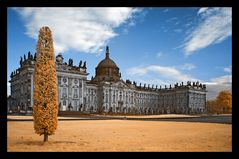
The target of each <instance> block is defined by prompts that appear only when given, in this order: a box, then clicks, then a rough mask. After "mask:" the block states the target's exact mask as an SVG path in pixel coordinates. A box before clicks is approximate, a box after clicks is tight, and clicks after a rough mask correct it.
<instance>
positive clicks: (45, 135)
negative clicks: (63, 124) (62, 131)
mask: <svg viewBox="0 0 239 159" xmlns="http://www.w3.org/2000/svg"><path fill="white" fill-rule="evenodd" d="M47 141H48V134H47V132H45V133H44V142H47Z"/></svg>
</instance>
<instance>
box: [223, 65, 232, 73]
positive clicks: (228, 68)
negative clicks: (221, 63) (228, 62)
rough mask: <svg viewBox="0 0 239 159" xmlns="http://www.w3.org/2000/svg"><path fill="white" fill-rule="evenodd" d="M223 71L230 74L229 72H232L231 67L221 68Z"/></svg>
mask: <svg viewBox="0 0 239 159" xmlns="http://www.w3.org/2000/svg"><path fill="white" fill-rule="evenodd" d="M223 70H224V71H225V72H228V73H231V72H232V66H229V67H225V68H223Z"/></svg>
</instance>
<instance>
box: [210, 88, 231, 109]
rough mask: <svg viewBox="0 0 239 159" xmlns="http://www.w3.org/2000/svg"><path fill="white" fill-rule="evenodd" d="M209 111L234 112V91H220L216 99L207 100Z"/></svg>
mask: <svg viewBox="0 0 239 159" xmlns="http://www.w3.org/2000/svg"><path fill="white" fill-rule="evenodd" d="M207 111H208V113H218V114H228V113H232V93H231V92H230V91H228V90H225V91H221V92H219V94H218V96H217V98H216V99H214V100H208V101H207Z"/></svg>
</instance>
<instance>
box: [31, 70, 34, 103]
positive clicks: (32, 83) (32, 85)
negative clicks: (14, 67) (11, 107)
mask: <svg viewBox="0 0 239 159" xmlns="http://www.w3.org/2000/svg"><path fill="white" fill-rule="evenodd" d="M33 87H34V82H33V73H32V74H31V107H33Z"/></svg>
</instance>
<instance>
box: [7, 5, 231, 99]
mask: <svg viewBox="0 0 239 159" xmlns="http://www.w3.org/2000/svg"><path fill="white" fill-rule="evenodd" d="M231 15H232V11H231V8H195V7H194V8H123V7H120V8H115V7H113V8H8V25H7V27H8V38H7V42H8V43H7V44H8V46H7V48H8V81H9V80H10V74H11V72H12V71H13V70H15V69H16V68H18V67H19V60H20V56H23V55H24V54H27V52H28V51H30V52H32V53H35V50H36V42H37V36H38V31H39V28H40V27H41V26H45V25H47V26H49V27H50V29H51V30H52V32H53V38H54V48H55V55H57V54H58V53H62V54H63V56H64V60H65V62H68V59H69V58H72V59H73V64H74V65H78V64H79V61H80V60H83V61H86V62H87V71H88V73H89V76H88V79H90V78H91V76H94V75H95V67H96V66H97V64H98V63H99V62H100V61H101V60H102V59H103V58H104V57H105V46H106V45H108V46H109V48H110V57H111V59H113V60H114V61H115V62H116V64H117V65H118V67H119V68H120V72H121V74H122V79H123V80H126V79H130V80H131V81H136V82H137V84H139V83H142V84H144V83H146V84H147V85H148V84H150V85H152V84H154V86H155V85H158V86H159V85H163V86H164V85H169V84H174V83H175V82H182V81H183V82H186V81H200V82H202V83H205V84H206V85H207V89H208V94H207V98H208V99H211V98H214V97H216V95H217V93H218V92H219V91H220V90H231V83H232V73H231V67H232V36H231V34H232V16H231ZM7 85H8V88H9V85H10V84H9V83H8V84H7ZM8 94H10V91H9V89H8Z"/></svg>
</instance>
